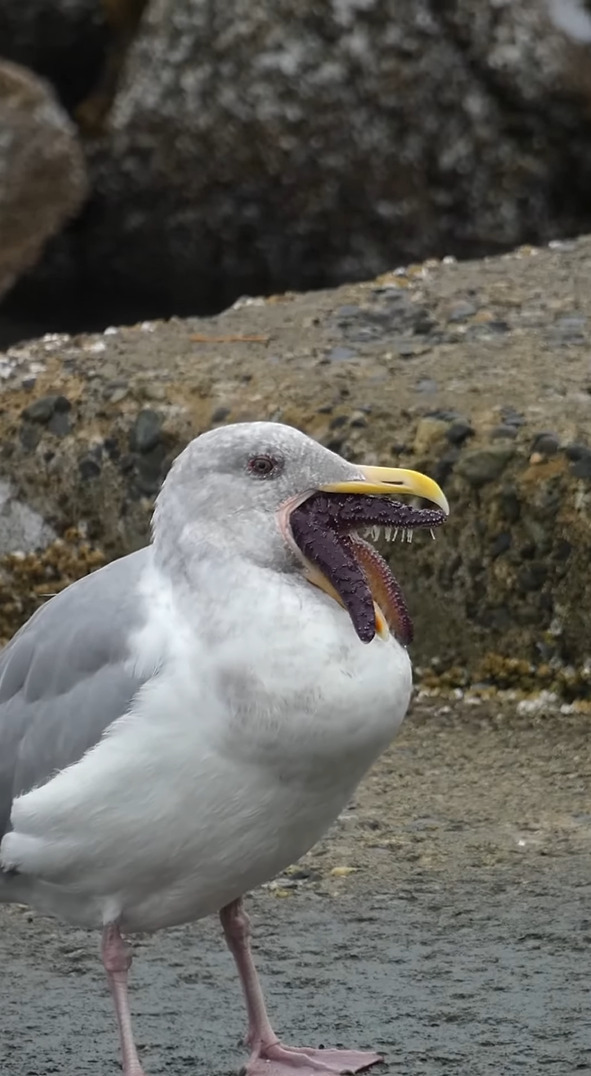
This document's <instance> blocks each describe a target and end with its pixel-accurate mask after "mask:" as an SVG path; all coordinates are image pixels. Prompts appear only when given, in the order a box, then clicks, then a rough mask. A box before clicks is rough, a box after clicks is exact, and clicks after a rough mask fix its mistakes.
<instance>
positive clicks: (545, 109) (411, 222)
mask: <svg viewBox="0 0 591 1076" xmlns="http://www.w3.org/2000/svg"><path fill="white" fill-rule="evenodd" d="M2 57H3V58H4V59H5V60H6V61H12V63H10V64H8V63H3V64H2V67H1V69H0V290H3V291H4V292H5V294H4V298H3V300H2V302H1V305H0V345H1V344H4V345H6V344H7V343H9V342H11V341H14V340H17V339H19V338H22V337H23V336H32V335H35V334H38V333H42V332H45V331H47V330H56V329H60V330H69V331H76V330H78V329H83V328H84V329H93V328H96V329H99V328H103V327H105V326H106V325H108V324H110V323H117V322H129V321H134V320H138V319H141V318H145V317H158V316H166V315H170V314H172V313H176V314H198V313H210V312H214V311H216V310H220V309H222V308H224V307H226V306H227V305H228V304H229V303H231V302H232V301H233V300H234V299H235V298H237V297H238V296H239V295H242V294H245V293H248V294H257V293H267V294H268V293H273V292H278V291H282V290H285V289H293V288H297V289H302V288H318V287H323V286H331V285H334V284H337V283H340V282H342V281H344V280H358V279H361V278H365V277H370V276H372V275H374V274H376V273H379V272H381V271H384V270H386V269H389V268H392V267H394V266H396V265H398V264H401V263H407V262H409V261H415V260H422V259H424V258H425V257H428V256H442V255H446V254H453V255H456V256H457V257H459V258H465V257H477V256H480V255H483V254H485V253H496V252H499V251H503V250H506V249H508V248H511V247H514V246H515V245H517V244H520V243H526V242H528V243H534V244H537V243H544V242H546V241H548V240H550V239H555V238H557V237H564V236H570V235H575V234H579V233H582V232H585V231H591V198H590V191H591V10H590V5H589V4H588V2H587V0H257V2H256V3H254V2H253V0H217V2H216V3H215V4H213V3H208V2H205V0H27V2H26V3H23V2H22V0H2V4H1V6H0V58H2ZM15 65H20V67H17V66H15ZM38 76H41V78H42V81H40V80H39V78H38ZM16 278H19V279H18V282H17V283H16V284H13V281H14V280H15V279H16ZM11 284H12V285H13V286H10V285H11Z"/></svg>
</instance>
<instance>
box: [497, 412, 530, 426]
mask: <svg viewBox="0 0 591 1076" xmlns="http://www.w3.org/2000/svg"><path fill="white" fill-rule="evenodd" d="M501 418H502V420H503V422H504V423H506V424H507V426H523V424H524V422H525V419H524V417H523V415H522V414H521V412H520V411H516V410H515V408H514V407H502V408H501Z"/></svg>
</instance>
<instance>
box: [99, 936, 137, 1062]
mask: <svg viewBox="0 0 591 1076" xmlns="http://www.w3.org/2000/svg"><path fill="white" fill-rule="evenodd" d="M102 956H103V965H104V968H105V971H106V973H107V978H108V980H109V986H110V988H111V993H112V995H113V1001H114V1002H115V1013H116V1015H117V1023H118V1024H119V1038H120V1041H121V1054H122V1058H123V1076H145V1074H144V1070H143V1068H142V1066H141V1065H140V1061H139V1057H138V1055H137V1050H136V1048H135V1041H134V1038H133V1031H132V1029H131V1014H130V1012H129V1001H128V998H127V973H128V971H129V968H130V965H131V952H130V949H129V946H128V945H126V943H125V942H124V941H123V938H122V937H121V934H120V932H119V927H118V926H117V925H116V924H115V923H111V924H109V926H107V927H105V929H104V930H103V945H102Z"/></svg>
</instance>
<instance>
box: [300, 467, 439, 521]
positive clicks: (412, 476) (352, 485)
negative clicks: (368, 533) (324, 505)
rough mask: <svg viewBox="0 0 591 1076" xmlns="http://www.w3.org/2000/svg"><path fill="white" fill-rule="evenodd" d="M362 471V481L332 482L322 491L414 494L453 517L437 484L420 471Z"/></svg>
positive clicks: (374, 469)
mask: <svg viewBox="0 0 591 1076" xmlns="http://www.w3.org/2000/svg"><path fill="white" fill-rule="evenodd" d="M359 471H360V472H361V474H362V476H363V477H362V478H359V479H353V480H352V481H351V482H330V483H329V484H328V485H327V486H321V487H320V489H321V490H323V491H324V493H367V494H373V495H374V496H379V497H384V496H386V495H389V496H394V495H396V494H399V493H410V494H412V495H414V496H415V497H423V498H424V499H425V500H426V501H432V503H433V504H436V505H437V506H438V508H441V510H442V512H445V514H446V516H448V515H449V504H448V501H447V497H446V496H445V493H444V492H443V490H442V489H441V487H440V486H438V485H437V482H434V481H433V479H432V478H429V477H428V476H427V475H426V474H422V473H421V472H420V471H407V470H405V469H404V468H403V467H359Z"/></svg>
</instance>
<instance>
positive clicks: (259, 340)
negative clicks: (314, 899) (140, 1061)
mask: <svg viewBox="0 0 591 1076" xmlns="http://www.w3.org/2000/svg"><path fill="white" fill-rule="evenodd" d="M590 278H591V239H590V238H583V239H580V240H577V241H572V242H567V243H560V244H557V245H554V247H553V249H546V250H535V249H532V248H523V249H521V250H519V251H517V252H516V253H514V254H511V255H504V256H501V257H498V258H494V259H487V260H484V261H482V262H477V263H463V264H458V263H448V264H445V263H440V262H437V261H435V260H432V261H429V262H426V263H424V264H423V265H415V266H411V267H409V268H408V269H407V270H400V271H396V272H394V273H389V274H386V275H384V276H382V277H378V278H377V279H374V280H372V281H370V282H367V283H363V284H356V285H349V286H346V287H343V288H341V289H339V290H336V291H325V292H317V293H310V294H303V295H295V294H293V293H288V294H284V295H278V296H274V297H271V298H268V299H266V300H263V299H253V300H244V301H241V302H240V303H238V304H237V305H236V307H235V308H233V309H230V310H228V311H227V312H226V313H224V314H222V315H219V316H218V317H216V318H211V319H207V320H206V319H196V318H195V319H190V320H186V321H182V320H178V319H175V320H172V321H170V322H168V323H143V324H140V325H135V326H131V327H129V328H120V329H112V330H111V329H109V330H107V331H106V333H105V334H103V335H101V336H91V337H89V336H86V337H67V336H53V337H51V336H50V337H45V338H44V339H42V340H38V341H35V342H32V343H30V344H25V345H21V346H19V347H15V348H13V349H11V350H9V351H8V352H6V353H5V354H4V355H2V356H0V375H1V377H2V379H3V389H2V404H1V407H2V410H1V415H0V441H1V457H0V480H3V481H5V482H7V483H9V484H10V488H11V491H12V498H13V500H14V498H16V499H17V500H19V501H20V502H21V503H22V504H26V505H27V506H28V507H29V509H30V510H31V511H32V512H34V513H37V514H38V516H39V517H40V518H41V519H42V520H43V521H44V523H45V525H47V526H49V527H51V528H52V530H53V532H54V533H55V534H56V535H57V536H58V541H57V543H56V542H53V543H49V545H48V546H47V547H46V548H45V549H41V550H37V551H36V550H35V549H34V548H32V545H34V544H35V543H31V540H30V538H29V539H27V534H26V533H25V531H23V535H22V541H21V543H20V546H19V554H20V555H18V556H17V557H14V556H13V555H12V554H11V552H10V550H7V547H6V541H5V542H4V551H5V555H4V557H3V559H2V566H3V568H2V570H3V573H4V574H3V580H4V582H3V588H4V589H3V593H2V595H1V596H2V597H3V602H2V604H1V610H0V621H1V622H0V635H2V636H4V637H6V636H7V635H9V634H10V633H11V631H13V630H14V628H15V627H16V626H17V624H18V623H19V622H20V621H21V620H22V619H23V618H24V617H25V616H26V615H28V614H29V613H30V612H31V611H32V609H33V608H34V606H35V604H37V603H38V602H39V601H40V600H41V598H40V594H42V593H48V592H53V591H54V590H56V589H59V587H60V586H62V585H64V583H65V582H68V581H69V580H70V579H71V578H73V577H75V576H76V575H78V574H82V573H83V572H85V571H87V570H89V568H92V567H94V566H96V564H98V563H100V562H101V561H102V559H103V558H104V557H112V556H116V555H119V554H121V553H123V552H125V551H127V550H130V549H132V548H134V547H137V546H138V545H140V544H142V543H144V542H145V541H146V539H147V536H148V525H149V518H150V512H151V508H152V505H153V500H154V496H155V494H156V492H157V490H158V488H159V485H160V482H161V480H162V478H163V476H164V475H165V473H166V471H167V468H168V466H169V464H170V461H171V460H172V458H173V457H174V456H175V455H176V454H177V453H178V451H179V450H180V449H181V448H182V447H183V446H184V445H185V444H186V442H187V441H188V440H189V439H190V438H191V437H192V436H195V435H196V434H198V433H199V432H200V431H203V430H205V429H207V428H209V427H211V426H212V425H216V424H219V423H225V422H234V421H239V420H251V419H275V420H281V421H284V422H288V423H291V424H293V425H295V426H298V427H300V428H302V429H304V430H306V431H307V432H309V433H310V434H312V435H313V436H314V437H316V438H318V439H319V440H321V441H322V442H323V443H324V444H327V445H329V446H330V447H331V448H333V449H335V450H337V451H338V452H340V453H342V454H343V455H344V456H346V457H348V458H349V459H351V460H355V461H362V460H364V461H367V462H370V463H382V464H388V463H392V462H403V463H405V464H408V465H411V466H414V467H418V468H421V469H424V470H426V471H428V472H429V473H431V474H432V475H434V476H435V477H436V478H438V479H439V481H440V482H441V483H442V484H443V486H444V488H445V490H446V492H447V494H448V496H449V499H450V502H451V505H452V515H451V519H450V521H449V524H448V525H447V527H446V528H445V530H444V531H443V532H442V533H441V534H440V535H439V537H438V539H437V541H436V542H431V540H430V539H427V538H425V537H423V536H420V535H419V536H417V537H416V538H415V541H414V542H413V544H412V546H408V545H406V544H405V545H400V544H398V545H393V546H392V547H391V548H390V552H389V556H390V559H391V563H392V565H393V566H394V570H395V573H396V575H397V577H398V578H399V580H400V582H401V584H402V586H403V588H404V590H405V592H406V595H407V599H408V602H409V604H410V609H411V612H412V614H413V617H414V620H415V626H416V640H417V641H416V644H415V646H414V647H413V653H414V656H415V659H416V660H417V661H418V662H419V663H428V662H432V663H433V667H434V668H435V669H440V670H441V669H448V670H449V669H451V668H460V669H464V670H467V673H466V675H468V676H469V677H472V678H474V677H475V676H476V677H478V676H481V675H482V676H484V677H487V676H489V677H490V676H492V677H493V678H495V677H496V678H497V679H499V678H502V677H505V679H506V677H507V670H509V671H510V670H511V669H513V671H514V673H515V674H516V675H518V676H522V675H525V673H527V674H528V675H529V672H528V670H529V671H530V672H531V670H532V669H533V668H534V667H535V668H536V669H537V670H541V672H540V673H539V675H540V677H541V680H540V682H541V683H542V685H546V686H550V687H553V684H554V680H555V678H556V675H557V674H556V672H555V670H556V669H557V668H558V667H560V668H561V669H563V670H564V667H565V666H566V668H567V670H568V669H569V667H570V666H572V668H571V669H570V671H568V675H567V680H568V683H569V684H570V687H569V688H568V692H567V694H568V693H569V692H570V693H571V694H572V693H576V692H577V691H581V692H582V693H583V694H584V693H588V692H589V683H590V681H591V663H590V662H589V659H590V657H591V618H590V617H589V615H588V610H589V608H590V607H591V576H590V573H589V563H590V559H591V438H590V432H589V431H590V430H591V421H590V420H591V366H590V354H591V293H590V289H589V279H590ZM11 518H12V520H14V511H13V515H12V517H11ZM28 518H29V522H30V517H28ZM2 530H4V533H5V534H6V526H5V524H4V523H3V521H2V517H1V516H0V534H1V532H2ZM9 533H10V535H11V539H10V540H11V541H12V542H15V541H16V538H15V533H14V526H13V525H12V524H11V530H10V532H9ZM495 662H496V664H495ZM503 662H504V664H503ZM507 662H508V664H507ZM511 663H513V664H511ZM520 663H521V664H520ZM536 675H537V674H536ZM569 678H570V679H569ZM508 682H509V683H510V682H511V678H510V677H509V681H508Z"/></svg>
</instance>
